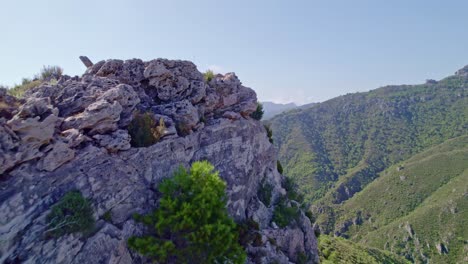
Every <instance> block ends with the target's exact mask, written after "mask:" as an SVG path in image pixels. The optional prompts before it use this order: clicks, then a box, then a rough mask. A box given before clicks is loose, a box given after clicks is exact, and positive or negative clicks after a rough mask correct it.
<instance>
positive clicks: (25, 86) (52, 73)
mask: <svg viewBox="0 0 468 264" xmlns="http://www.w3.org/2000/svg"><path fill="white" fill-rule="evenodd" d="M62 74H63V69H62V68H61V67H59V66H43V67H42V70H41V71H40V72H39V73H38V74H36V76H35V77H34V78H33V79H30V78H23V80H22V81H21V84H17V85H15V86H13V87H11V88H9V90H8V93H9V94H10V95H13V96H15V97H22V96H23V94H24V93H25V92H26V91H28V90H30V89H32V88H34V87H37V86H39V85H40V84H41V83H42V82H44V81H51V80H57V79H58V78H60V76H62Z"/></svg>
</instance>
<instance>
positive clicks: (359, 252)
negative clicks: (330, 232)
mask: <svg viewBox="0 0 468 264" xmlns="http://www.w3.org/2000/svg"><path fill="white" fill-rule="evenodd" d="M318 242H319V243H318V244H319V252H320V262H321V263H324V264H334V263H356V264H358V263H359V264H409V262H408V261H406V260H404V259H403V258H401V257H398V256H395V255H393V254H392V253H390V252H388V251H383V250H378V249H375V248H367V247H364V246H361V245H358V244H355V243H353V242H351V241H348V240H346V239H343V238H339V237H330V236H326V235H321V236H320V237H319V238H318Z"/></svg>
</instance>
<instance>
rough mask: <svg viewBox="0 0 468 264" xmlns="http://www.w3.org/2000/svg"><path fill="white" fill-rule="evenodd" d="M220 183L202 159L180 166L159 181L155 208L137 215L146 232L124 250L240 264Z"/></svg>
mask: <svg viewBox="0 0 468 264" xmlns="http://www.w3.org/2000/svg"><path fill="white" fill-rule="evenodd" d="M225 188H226V184H225V182H224V181H222V180H221V178H220V177H219V175H218V172H215V171H214V167H213V165H211V164H210V163H208V162H206V161H202V162H195V163H193V164H192V167H191V169H190V171H187V170H185V169H184V168H183V167H180V168H179V170H178V171H176V173H175V175H174V177H172V178H169V179H166V180H164V181H163V182H162V183H161V184H160V185H159V192H161V194H162V198H161V200H160V205H159V207H158V208H157V209H156V210H155V211H153V212H152V213H150V214H149V215H146V216H139V217H137V220H140V221H142V222H143V223H144V224H145V225H147V226H148V227H149V229H150V230H151V233H150V234H149V235H146V236H143V237H131V238H130V239H129V241H128V244H129V246H130V248H132V249H134V250H136V251H138V252H139V253H141V254H143V255H145V256H148V257H150V258H152V259H154V260H156V261H158V262H160V263H168V262H170V263H172V262H174V263H244V262H245V258H246V254H245V252H244V250H243V248H242V247H241V246H240V245H239V242H238V231H237V226H236V224H235V222H234V221H233V220H232V218H230V217H229V215H228V214H227V209H226V201H227V199H226V194H225Z"/></svg>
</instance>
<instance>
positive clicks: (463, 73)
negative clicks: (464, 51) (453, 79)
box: [455, 65, 468, 76]
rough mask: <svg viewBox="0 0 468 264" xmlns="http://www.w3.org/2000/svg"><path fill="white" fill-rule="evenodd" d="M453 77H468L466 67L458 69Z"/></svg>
mask: <svg viewBox="0 0 468 264" xmlns="http://www.w3.org/2000/svg"><path fill="white" fill-rule="evenodd" d="M455 75H458V76H468V65H466V66H465V67H463V68H461V69H459V70H458V71H456V72H455Z"/></svg>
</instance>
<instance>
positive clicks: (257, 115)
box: [250, 102, 263, 120]
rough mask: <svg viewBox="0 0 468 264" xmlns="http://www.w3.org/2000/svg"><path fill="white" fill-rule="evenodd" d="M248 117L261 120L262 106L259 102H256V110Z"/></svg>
mask: <svg viewBox="0 0 468 264" xmlns="http://www.w3.org/2000/svg"><path fill="white" fill-rule="evenodd" d="M250 117H252V118H253V119H256V120H261V119H262V117H263V105H262V104H261V103H260V102H257V109H256V110H255V111H254V112H253V113H252V114H250Z"/></svg>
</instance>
